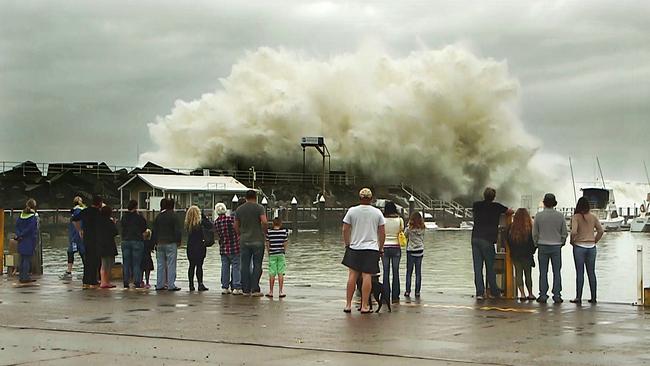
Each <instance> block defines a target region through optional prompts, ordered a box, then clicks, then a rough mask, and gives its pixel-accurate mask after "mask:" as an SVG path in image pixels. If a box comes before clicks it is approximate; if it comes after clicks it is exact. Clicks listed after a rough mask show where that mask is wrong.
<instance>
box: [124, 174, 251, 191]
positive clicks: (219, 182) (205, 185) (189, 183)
mask: <svg viewBox="0 0 650 366" xmlns="http://www.w3.org/2000/svg"><path fill="white" fill-rule="evenodd" d="M138 178H139V179H142V181H143V182H145V183H146V184H148V185H149V186H151V187H153V188H157V189H160V190H164V191H188V192H189V191H221V192H244V191H247V190H248V189H249V188H248V187H246V186H245V185H243V184H242V183H240V182H239V181H238V180H237V179H235V178H233V177H229V176H199V175H166V174H137V175H136V176H134V177H133V178H131V179H129V180H128V181H126V182H125V183H124V184H122V185H121V186H120V187H119V189H120V190H121V189H122V188H124V187H126V186H127V185H128V184H129V183H131V182H132V181H133V180H134V179H138Z"/></svg>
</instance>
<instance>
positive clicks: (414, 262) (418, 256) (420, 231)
mask: <svg viewBox="0 0 650 366" xmlns="http://www.w3.org/2000/svg"><path fill="white" fill-rule="evenodd" d="M424 230H425V227H424V220H423V219H422V215H421V214H420V213H419V212H417V211H416V212H414V213H413V214H412V215H411V217H410V218H409V224H408V226H407V228H406V230H404V234H405V235H406V238H407V239H408V244H406V292H405V293H404V297H410V296H411V276H412V275H413V267H415V297H420V289H421V288H422V257H423V256H424Z"/></svg>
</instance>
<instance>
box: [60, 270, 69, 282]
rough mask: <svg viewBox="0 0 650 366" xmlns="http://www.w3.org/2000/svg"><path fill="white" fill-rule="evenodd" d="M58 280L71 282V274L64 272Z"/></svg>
mask: <svg viewBox="0 0 650 366" xmlns="http://www.w3.org/2000/svg"><path fill="white" fill-rule="evenodd" d="M59 278H60V279H62V280H71V279H72V272H65V273H64V274H62V275H61V276H59Z"/></svg>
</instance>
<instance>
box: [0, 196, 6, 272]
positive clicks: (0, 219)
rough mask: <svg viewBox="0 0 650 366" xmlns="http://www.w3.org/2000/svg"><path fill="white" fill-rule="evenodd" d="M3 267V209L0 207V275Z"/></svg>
mask: <svg viewBox="0 0 650 366" xmlns="http://www.w3.org/2000/svg"><path fill="white" fill-rule="evenodd" d="M4 268H5V210H4V208H0V275H2V274H3V273H5V272H4Z"/></svg>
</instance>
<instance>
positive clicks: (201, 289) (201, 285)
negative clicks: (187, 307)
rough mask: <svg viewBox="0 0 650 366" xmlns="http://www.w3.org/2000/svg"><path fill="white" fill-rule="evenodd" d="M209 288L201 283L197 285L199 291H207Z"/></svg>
mask: <svg viewBox="0 0 650 366" xmlns="http://www.w3.org/2000/svg"><path fill="white" fill-rule="evenodd" d="M208 290H209V288H207V287H205V286H204V285H203V284H200V285H199V291H208Z"/></svg>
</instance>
